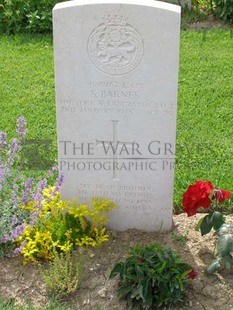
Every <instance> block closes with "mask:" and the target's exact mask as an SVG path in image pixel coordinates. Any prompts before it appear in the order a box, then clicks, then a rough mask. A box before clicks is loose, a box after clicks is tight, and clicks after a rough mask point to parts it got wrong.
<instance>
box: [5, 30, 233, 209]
mask: <svg viewBox="0 0 233 310" xmlns="http://www.w3.org/2000/svg"><path fill="white" fill-rule="evenodd" d="M232 41H233V32H232V30H231V29H230V28H229V29H225V30H221V29H200V30H199V31H193V30H183V31H182V32H181V42H180V72H179V97H178V115H177V147H176V173H175V191H174V205H175V207H176V210H179V209H180V205H181V197H182V193H183V192H184V190H185V189H186V188H187V186H188V184H190V183H192V182H193V181H194V180H197V179H202V180H204V179H206V180H212V181H213V182H214V183H215V184H216V186H219V187H221V188H224V189H228V190H230V191H232V190H233V184H232V173H231V171H232V166H233V156H232V154H233V146H232V136H233V127H232V126H231V122H232V117H233V76H232V72H233V61H232V52H233V48H232V46H233V45H232ZM0 71H1V75H0V103H1V124H0V130H1V131H5V132H8V133H9V134H10V136H12V137H13V135H14V127H15V120H16V118H17V117H18V116H19V115H24V117H25V118H26V120H27V123H28V132H29V134H28V137H27V138H28V139H41V138H42V139H51V140H52V148H51V151H50V157H51V158H52V159H55V158H56V156H57V154H56V120H55V95H54V73H53V47H52V38H51V36H39V35H33V36H32V35H17V36H2V37H1V38H0ZM227 207H229V206H227Z"/></svg>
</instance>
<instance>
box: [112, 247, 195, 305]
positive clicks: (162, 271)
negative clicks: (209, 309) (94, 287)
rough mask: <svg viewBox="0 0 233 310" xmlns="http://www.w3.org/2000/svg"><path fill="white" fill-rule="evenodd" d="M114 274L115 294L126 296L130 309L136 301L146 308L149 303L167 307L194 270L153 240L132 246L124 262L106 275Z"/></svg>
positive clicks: (180, 294)
mask: <svg viewBox="0 0 233 310" xmlns="http://www.w3.org/2000/svg"><path fill="white" fill-rule="evenodd" d="M118 274H119V276H120V282H119V288H118V297H119V298H126V299H127V304H128V306H129V308H130V309H133V307H134V305H135V304H136V303H139V304H140V306H142V308H143V309H146V310H148V309H150V308H151V307H152V306H155V307H156V309H157V307H166V308H168V309H171V308H172V307H173V306H174V305H175V304H176V303H177V302H179V301H182V300H183V297H184V291H185V284H186V283H187V282H189V280H190V278H194V277H195V276H196V274H197V273H196V272H195V271H194V270H193V269H192V267H190V266H189V265H188V264H186V263H185V262H183V261H182V260H181V258H180V257H179V255H177V254H176V253H174V252H173V251H172V250H171V249H169V248H165V247H163V246H162V245H160V244H157V243H154V244H151V245H148V246H142V245H140V244H138V245H136V246H135V247H132V248H131V249H130V256H129V257H128V258H127V259H126V261H125V262H118V263H117V264H116V265H115V266H114V268H113V270H112V271H111V274H110V278H113V277H115V276H116V275H118Z"/></svg>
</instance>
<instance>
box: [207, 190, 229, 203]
mask: <svg viewBox="0 0 233 310" xmlns="http://www.w3.org/2000/svg"><path fill="white" fill-rule="evenodd" d="M230 194H231V193H230V192H228V191H225V190H224V189H214V195H213V198H212V199H217V200H218V201H219V202H223V201H224V200H226V199H228V198H230Z"/></svg>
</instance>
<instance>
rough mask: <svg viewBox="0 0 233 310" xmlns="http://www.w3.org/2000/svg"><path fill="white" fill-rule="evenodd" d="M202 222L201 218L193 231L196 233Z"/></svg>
mask: <svg viewBox="0 0 233 310" xmlns="http://www.w3.org/2000/svg"><path fill="white" fill-rule="evenodd" d="M202 222H203V218H201V219H200V220H199V221H198V223H197V225H196V226H195V230H196V231H198V230H200V227H201V224H202Z"/></svg>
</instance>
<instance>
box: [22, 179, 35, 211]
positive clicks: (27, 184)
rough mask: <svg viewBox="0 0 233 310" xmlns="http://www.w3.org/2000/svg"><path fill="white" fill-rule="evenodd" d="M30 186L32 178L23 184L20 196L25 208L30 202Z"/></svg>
mask: <svg viewBox="0 0 233 310" xmlns="http://www.w3.org/2000/svg"><path fill="white" fill-rule="evenodd" d="M32 184H33V178H29V179H28V180H27V181H26V182H25V183H24V192H23V195H22V200H23V203H24V205H25V206H26V205H27V204H28V202H29V200H30V196H31V190H32Z"/></svg>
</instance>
